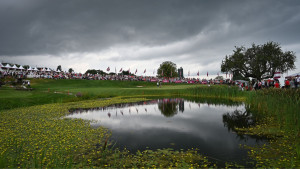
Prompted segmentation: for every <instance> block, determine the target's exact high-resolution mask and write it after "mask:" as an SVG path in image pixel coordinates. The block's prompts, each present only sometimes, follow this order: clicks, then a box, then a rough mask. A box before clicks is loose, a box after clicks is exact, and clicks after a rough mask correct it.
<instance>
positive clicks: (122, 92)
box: [0, 79, 195, 110]
mask: <svg viewBox="0 0 300 169" xmlns="http://www.w3.org/2000/svg"><path fill="white" fill-rule="evenodd" d="M31 86H32V88H33V89H34V90H33V91H20V90H15V89H14V88H11V87H9V86H3V87H1V88H0V110H5V109H11V108H17V107H27V106H33V105H41V104H46V103H63V102H71V101H79V100H88V99H97V98H109V97H116V96H134V95H174V94H178V93H179V92H180V91H184V90H185V89H187V88H191V87H194V86H195V85H188V84H183V85H167V84H163V85H162V87H161V88H157V87H156V84H155V83H149V82H140V81H133V82H129V81H98V80H97V81H96V80H64V79H61V80H53V79H31ZM78 92H80V93H81V94H82V97H81V98H78V97H75V95H76V94H77V93H78ZM68 94H69V95H68Z"/></svg>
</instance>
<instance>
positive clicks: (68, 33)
mask: <svg viewBox="0 0 300 169" xmlns="http://www.w3.org/2000/svg"><path fill="white" fill-rule="evenodd" d="M299 11H300V1H298V0H285V1H280V0H263V1H262V0H251V1H240V0H227V1H223V0H220V1H217V0H210V1H201V0H187V1H186V0H164V1H161V0H153V1H148V0H124V1H120V0H105V1H104V0H89V1H86V0H1V1H0V23H1V26H0V56H34V55H36V56H38V55H49V56H61V57H66V55H68V54H70V53H79V54H78V55H76V57H80V54H82V55H84V53H96V54H97V53H100V54H101V53H102V54H103V53H105V54H107V53H109V55H107V56H109V57H107V56H105V57H104V56H101V57H103V58H108V59H106V60H108V61H109V60H110V61H116V60H117V61H123V60H127V61H128V60H132V61H138V60H140V61H141V60H147V59H148V60H149V59H159V58H162V57H165V58H173V59H172V60H174V61H175V62H176V61H177V62H185V63H186V64H189V63H197V62H201V65H208V64H212V63H217V62H218V63H221V60H222V58H224V56H225V55H229V54H231V53H232V50H233V49H234V46H241V45H245V46H246V47H249V46H250V44H251V43H255V44H263V43H265V42H267V41H275V42H279V43H281V44H282V46H294V47H296V48H292V49H289V50H293V51H296V53H297V52H298V51H299V52H300V49H299V38H298V36H297V35H298V34H299V33H298V32H299V31H298V30H300V12H299ZM120 49H125V50H120ZM115 51H117V53H118V55H111V53H114V52H115ZM110 52H111V53H110ZM74 57H75V56H74ZM99 57H100V56H99ZM169 60H171V59H169ZM16 62H19V61H18V60H16ZM216 67H219V66H216ZM213 69H216V68H213Z"/></svg>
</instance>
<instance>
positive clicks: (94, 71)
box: [85, 69, 97, 75]
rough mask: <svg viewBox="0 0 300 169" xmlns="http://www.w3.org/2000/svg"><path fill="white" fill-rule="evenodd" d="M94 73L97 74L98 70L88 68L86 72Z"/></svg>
mask: <svg viewBox="0 0 300 169" xmlns="http://www.w3.org/2000/svg"><path fill="white" fill-rule="evenodd" d="M88 73H89V74H93V75H95V74H97V70H95V69H88V70H87V71H86V72H85V74H88Z"/></svg>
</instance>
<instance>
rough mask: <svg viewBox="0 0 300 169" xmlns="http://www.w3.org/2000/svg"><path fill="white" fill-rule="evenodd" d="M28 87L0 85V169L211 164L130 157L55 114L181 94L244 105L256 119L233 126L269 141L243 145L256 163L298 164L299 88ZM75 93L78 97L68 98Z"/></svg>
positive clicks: (37, 83) (161, 154)
mask: <svg viewBox="0 0 300 169" xmlns="http://www.w3.org/2000/svg"><path fill="white" fill-rule="evenodd" d="M31 85H32V87H33V88H34V90H33V91H20V90H15V89H14V88H11V87H10V86H9V85H6V86H2V87H1V88H0V116H1V119H0V135H1V137H0V143H1V144H0V153H1V154H0V168H18V167H22V168H46V167H47V168H48V167H50V168H78V167H82V168H83V167H94V166H97V167H111V168H125V167H126V168H128V167H130V168H132V167H161V168H167V167H183V168H190V167H196V168H199V167H201V168H203V167H214V165H213V164H211V163H210V162H208V161H207V159H206V158H205V157H204V156H202V155H201V154H200V153H198V152H196V151H194V150H189V151H186V152H178V151H174V150H168V149H167V150H158V151H152V150H151V151H146V152H139V153H137V154H131V153H129V152H127V151H126V150H125V151H123V150H118V149H113V148H107V149H105V150H104V149H103V148H101V149H99V145H101V146H100V147H103V145H104V144H105V140H106V138H107V136H109V135H110V133H109V131H108V130H106V129H103V128H99V129H93V128H92V127H91V126H90V124H89V122H88V121H84V120H70V119H68V120H66V119H64V120H62V119H61V117H63V116H64V115H66V114H67V113H68V109H70V108H79V107H81V108H91V107H98V106H105V105H109V104H114V103H120V102H132V101H138V100H145V99H147V98H157V97H184V98H185V99H187V100H189V99H190V100H196V101H197V102H201V103H203V102H205V103H209V104H224V103H226V104H228V105H236V104H240V103H242V102H244V103H245V104H247V105H248V106H249V107H250V108H251V111H252V112H253V113H255V114H256V115H257V117H259V118H260V119H259V124H258V125H256V126H254V127H252V128H245V129H237V131H240V132H242V133H246V134H250V135H251V134H252V135H261V136H267V137H268V138H269V139H270V142H269V144H265V145H262V146H260V147H247V148H248V149H249V156H250V157H251V158H253V159H254V160H255V161H256V162H257V167H263V168H266V167H267V168H270V167H272V168H273V167H280V168H299V167H300V160H299V159H300V139H299V138H300V132H299V131H300V124H299V120H300V113H299V112H300V90H297V91H296V90H276V89H274V90H273V89H271V90H261V91H257V92H255V91H251V92H245V91H239V90H238V89H237V88H236V87H228V86H226V85H216V86H211V87H208V86H207V85H189V84H163V85H162V87H161V88H157V86H156V84H155V83H149V82H127V81H123V82H120V81H93V80H91V81H89V80H52V79H32V80H31ZM55 92H56V93H55ZM78 92H80V93H82V96H81V97H76V96H75V94H76V93H78ZM68 93H69V94H70V95H68ZM98 98H111V99H108V100H107V99H104V100H101V99H98ZM96 145H98V146H96ZM160 164H161V165H160Z"/></svg>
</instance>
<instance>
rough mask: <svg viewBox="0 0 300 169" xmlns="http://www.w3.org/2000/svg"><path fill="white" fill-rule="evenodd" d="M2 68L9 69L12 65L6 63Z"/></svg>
mask: <svg viewBox="0 0 300 169" xmlns="http://www.w3.org/2000/svg"><path fill="white" fill-rule="evenodd" d="M3 68H5V69H11V68H12V67H11V66H10V65H9V64H6V65H5V66H4V67H3Z"/></svg>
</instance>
